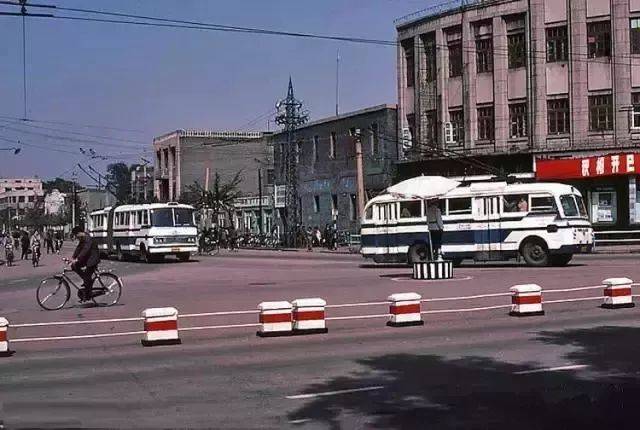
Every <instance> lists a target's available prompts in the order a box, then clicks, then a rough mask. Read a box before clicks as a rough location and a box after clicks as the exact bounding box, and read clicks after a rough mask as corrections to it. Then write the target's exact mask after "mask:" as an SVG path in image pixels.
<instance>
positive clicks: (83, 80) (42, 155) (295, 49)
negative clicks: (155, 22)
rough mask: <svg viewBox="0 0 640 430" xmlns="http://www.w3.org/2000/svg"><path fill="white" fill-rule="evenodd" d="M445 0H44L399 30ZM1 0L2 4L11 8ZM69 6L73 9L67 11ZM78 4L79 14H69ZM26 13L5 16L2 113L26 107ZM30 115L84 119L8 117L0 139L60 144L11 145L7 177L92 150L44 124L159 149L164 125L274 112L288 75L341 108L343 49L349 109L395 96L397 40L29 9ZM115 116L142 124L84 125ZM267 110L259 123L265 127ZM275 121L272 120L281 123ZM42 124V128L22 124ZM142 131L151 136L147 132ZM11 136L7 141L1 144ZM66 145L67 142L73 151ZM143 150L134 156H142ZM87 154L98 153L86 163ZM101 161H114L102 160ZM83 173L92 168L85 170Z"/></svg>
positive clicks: (345, 31)
mask: <svg viewBox="0 0 640 430" xmlns="http://www.w3.org/2000/svg"><path fill="white" fill-rule="evenodd" d="M441 2H442V1H438V0H435V1H434V0H425V1H418V0H351V1H339V0H322V1H300V0H298V1H293V0H239V1H235V2H230V1H223V0H153V1H152V0H137V1H132V0H128V1H120V0H110V1H106V0H104V1H100V2H98V1H92V2H87V1H83V0H52V1H51V2H47V1H44V0H43V1H42V2H40V3H49V4H56V5H59V6H66V7H79V8H91V9H102V10H109V11H117V12H124V13H132V14H146V15H153V16H162V17H171V18H176V19H184V20H197V21H203V22H213V23H221V24H226V25H239V26H250V27H262V28H270V29H278V30H287V31H298V32H310V33H325V34H336V35H345V36H357V37H364V38H375V39H387V40H393V39H395V27H394V25H393V20H394V19H395V18H397V17H399V16H402V15H405V14H407V13H411V12H413V11H416V10H419V9H422V8H424V7H427V6H429V5H430V4H435V3H441ZM8 9H9V8H8V7H4V6H0V10H8ZM56 14H59V15H62V14H63V12H56ZM66 14H69V13H66ZM21 23H22V21H21V18H16V17H0V40H1V41H2V42H1V43H0V76H1V77H2V78H1V79H0V115H5V116H13V117H22V111H23V103H22V24H21ZM26 37H27V72H28V75H27V76H28V77H27V79H28V117H29V118H33V119H36V120H47V121H61V122H66V123H73V124H74V125H63V124H44V123H32V125H37V126H41V127H48V128H52V129H60V130H62V131H52V130H45V129H38V128H34V127H31V128H28V127H25V126H20V125H11V124H9V125H7V124H8V123H7V122H2V121H0V138H4V139H10V140H16V139H20V140H21V141H23V142H25V143H26V142H29V143H30V144H32V145H33V144H36V145H41V146H46V147H48V148H55V149H57V150H58V151H59V152H55V151H49V150H47V151H43V150H40V149H36V148H34V147H27V146H24V147H23V153H22V154H20V155H18V156H13V155H10V154H9V152H7V151H2V152H0V176H5V177H6V176H16V175H18V176H31V175H38V176H40V177H43V178H48V177H52V176H56V175H60V174H62V173H64V174H66V175H68V174H69V173H70V169H71V168H72V167H73V166H74V165H75V163H77V162H79V161H82V162H87V161H86V159H83V158H82V156H81V154H80V153H79V149H78V148H79V147H85V148H88V147H90V145H87V144H86V143H82V142H69V141H61V140H59V139H53V138H50V137H45V136H41V135H36V134H33V133H41V134H49V135H53V134H57V135H64V136H71V137H75V138H76V139H80V140H81V139H88V140H99V139H98V138H95V139H94V138H89V137H86V136H81V135H80V134H69V132H74V133H83V134H92V135H96V136H105V137H115V138H118V139H123V140H133V141H136V142H123V141H118V142H117V143H118V145H119V146H117V147H116V146H106V145H105V146H103V147H99V146H97V145H94V146H93V148H94V149H95V151H96V152H98V153H100V154H109V155H113V154H134V153H137V152H140V151H141V150H143V149H145V148H146V149H147V150H148V149H150V147H151V140H152V138H153V136H156V135H159V134H162V133H165V132H167V131H170V130H174V129H177V128H203V129H219V130H226V129H230V130H235V129H239V128H241V127H243V126H244V125H245V124H246V123H248V122H249V121H251V120H253V119H254V118H256V117H258V116H259V115H261V114H264V113H266V112H267V111H269V110H270V109H271V108H272V107H273V106H274V104H275V102H276V101H277V100H278V99H279V98H282V97H283V96H284V94H285V92H286V85H287V80H288V78H289V75H291V76H292V78H293V83H294V87H295V91H296V95H297V97H298V98H300V99H302V100H303V101H304V102H305V105H306V107H307V108H308V109H309V111H310V114H311V118H312V119H317V118H322V117H325V116H328V115H331V114H333V112H334V110H335V97H334V92H335V89H334V88H335V59H336V50H337V49H338V48H339V50H340V57H341V62H340V68H341V72H340V87H341V90H340V110H341V111H342V112H346V111H349V110H354V109H359V108H362V107H365V106H370V105H374V104H380V103H395V102H396V64H395V58H396V57H395V56H396V51H395V49H394V48H392V47H384V46H375V45H360V44H351V43H345V42H330V41H320V40H307V39H297V38H286V37H280V36H261V35H251V34H238V33H222V32H209V31H207V32H204V31H196V30H181V29H161V28H145V27H139V26H124V25H116V24H101V23H89V22H77V21H61V20H49V19H28V20H27V32H26ZM80 124H90V125H104V126H109V127H116V128H121V129H128V130H129V129H130V130H136V131H135V132H121V131H114V130H109V129H97V128H82V127H79V126H78V125H80ZM266 127H267V123H266V121H262V122H260V123H258V124H257V126H254V127H252V128H253V129H266ZM272 127H273V125H272ZM18 129H21V130H27V131H31V132H32V134H26V133H24V132H19V131H17V130H18ZM139 142H141V143H139ZM6 146H11V144H10V143H7V142H5V141H2V140H0V147H6ZM62 151H66V152H62ZM135 160H136V157H135V156H133V155H132V156H131V157H128V159H127V160H126V161H128V162H134V161H135ZM87 163H88V162H87ZM91 164H92V165H93V166H94V167H96V168H97V169H98V170H100V169H103V168H104V166H105V165H106V162H105V161H97V160H93V161H91ZM80 179H81V182H84V183H87V182H88V179H87V178H83V177H82V176H81V177H80Z"/></svg>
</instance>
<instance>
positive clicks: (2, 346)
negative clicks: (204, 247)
mask: <svg viewBox="0 0 640 430" xmlns="http://www.w3.org/2000/svg"><path fill="white" fill-rule="evenodd" d="M8 330H9V321H7V319H6V318H2V317H0V357H6V356H8V355H10V354H11V352H10V351H9V334H8V333H7V331H8Z"/></svg>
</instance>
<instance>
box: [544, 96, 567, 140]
mask: <svg viewBox="0 0 640 430" xmlns="http://www.w3.org/2000/svg"><path fill="white" fill-rule="evenodd" d="M547 128H548V133H549V134H566V133H569V132H570V131H571V126H570V122H569V99H554V100H547Z"/></svg>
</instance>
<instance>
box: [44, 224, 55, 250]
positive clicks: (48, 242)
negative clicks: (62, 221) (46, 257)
mask: <svg viewBox="0 0 640 430" xmlns="http://www.w3.org/2000/svg"><path fill="white" fill-rule="evenodd" d="M44 244H45V246H46V247H47V254H49V252H51V254H53V253H54V252H55V250H54V248H53V233H52V231H51V230H47V232H46V233H45V234H44Z"/></svg>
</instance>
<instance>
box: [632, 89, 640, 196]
mask: <svg viewBox="0 0 640 430" xmlns="http://www.w3.org/2000/svg"><path fill="white" fill-rule="evenodd" d="M631 102H632V103H633V111H632V113H631V127H632V128H640V93H633V94H632V95H631ZM638 203H640V201H639V202H638Z"/></svg>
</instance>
